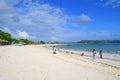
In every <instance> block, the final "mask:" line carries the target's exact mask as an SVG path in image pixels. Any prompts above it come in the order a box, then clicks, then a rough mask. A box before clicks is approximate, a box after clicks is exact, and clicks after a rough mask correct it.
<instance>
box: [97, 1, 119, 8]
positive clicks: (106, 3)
mask: <svg viewBox="0 0 120 80" xmlns="http://www.w3.org/2000/svg"><path fill="white" fill-rule="evenodd" d="M97 4H102V6H103V7H106V6H112V8H117V7H120V0H101V2H99V3H97Z"/></svg>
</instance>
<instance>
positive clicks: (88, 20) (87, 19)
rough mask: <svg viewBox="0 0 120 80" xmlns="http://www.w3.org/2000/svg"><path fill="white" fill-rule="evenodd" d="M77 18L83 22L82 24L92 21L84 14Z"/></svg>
mask: <svg viewBox="0 0 120 80" xmlns="http://www.w3.org/2000/svg"><path fill="white" fill-rule="evenodd" d="M78 18H79V20H80V21H83V22H90V21H92V19H91V18H90V17H89V16H87V15H86V14H84V13H83V14H82V15H80V16H78Z"/></svg>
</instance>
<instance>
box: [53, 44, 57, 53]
mask: <svg viewBox="0 0 120 80" xmlns="http://www.w3.org/2000/svg"><path fill="white" fill-rule="evenodd" d="M53 54H56V47H55V46H53Z"/></svg>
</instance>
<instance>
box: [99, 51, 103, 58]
mask: <svg viewBox="0 0 120 80" xmlns="http://www.w3.org/2000/svg"><path fill="white" fill-rule="evenodd" d="M99 55H100V59H102V50H100V51H99Z"/></svg>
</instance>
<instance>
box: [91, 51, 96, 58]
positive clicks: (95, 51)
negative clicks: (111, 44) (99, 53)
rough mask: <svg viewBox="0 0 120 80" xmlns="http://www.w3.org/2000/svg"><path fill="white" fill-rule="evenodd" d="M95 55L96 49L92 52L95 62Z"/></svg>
mask: <svg viewBox="0 0 120 80" xmlns="http://www.w3.org/2000/svg"><path fill="white" fill-rule="evenodd" d="M95 54H96V51H95V49H93V50H92V58H93V60H95V58H96V56H95Z"/></svg>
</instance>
